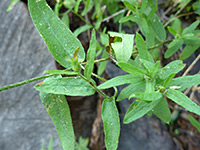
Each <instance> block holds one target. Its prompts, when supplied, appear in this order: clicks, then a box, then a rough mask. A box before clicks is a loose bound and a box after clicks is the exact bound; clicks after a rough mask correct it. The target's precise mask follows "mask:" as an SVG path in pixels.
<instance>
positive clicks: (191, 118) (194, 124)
mask: <svg viewBox="0 0 200 150" xmlns="http://www.w3.org/2000/svg"><path fill="white" fill-rule="evenodd" d="M188 118H189V120H190V122H191V123H192V125H193V126H194V127H195V128H197V130H198V131H199V132H200V123H199V122H198V121H197V120H196V119H195V118H193V117H192V116H191V115H189V116H188Z"/></svg>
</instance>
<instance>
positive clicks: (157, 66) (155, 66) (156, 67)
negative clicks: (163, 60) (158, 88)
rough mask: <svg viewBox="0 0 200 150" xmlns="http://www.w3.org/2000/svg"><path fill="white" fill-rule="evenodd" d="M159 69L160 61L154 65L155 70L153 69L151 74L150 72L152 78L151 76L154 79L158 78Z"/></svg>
mask: <svg viewBox="0 0 200 150" xmlns="http://www.w3.org/2000/svg"><path fill="white" fill-rule="evenodd" d="M159 69H160V61H157V62H156V63H155V64H154V66H153V68H152V69H151V70H150V72H149V74H150V76H151V77H152V78H154V77H155V76H156V74H157V73H158V71H159Z"/></svg>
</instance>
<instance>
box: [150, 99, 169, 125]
mask: <svg viewBox="0 0 200 150" xmlns="http://www.w3.org/2000/svg"><path fill="white" fill-rule="evenodd" d="M152 111H153V113H154V114H155V115H156V116H157V117H158V118H160V119H161V120H162V121H163V122H165V123H167V124H169V122H170V120H171V112H170V109H169V106H168V103H167V101H166V100H165V99H164V97H162V98H161V100H160V102H159V103H158V104H157V105H156V106H155V107H154V108H153V110H152Z"/></svg>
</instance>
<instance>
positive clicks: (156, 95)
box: [129, 91, 162, 101]
mask: <svg viewBox="0 0 200 150" xmlns="http://www.w3.org/2000/svg"><path fill="white" fill-rule="evenodd" d="M132 97H135V98H137V99H139V100H142V101H156V100H159V99H160V98H161V97H162V94H161V93H160V92H159V91H156V92H151V93H135V94H132V95H131V96H130V97H129V98H132Z"/></svg>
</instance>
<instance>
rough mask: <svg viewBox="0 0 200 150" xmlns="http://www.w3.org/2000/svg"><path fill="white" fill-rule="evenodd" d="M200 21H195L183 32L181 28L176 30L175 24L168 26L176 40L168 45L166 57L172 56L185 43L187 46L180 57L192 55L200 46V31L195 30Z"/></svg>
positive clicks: (184, 57)
mask: <svg viewBox="0 0 200 150" xmlns="http://www.w3.org/2000/svg"><path fill="white" fill-rule="evenodd" d="M199 23H200V21H199V20H197V21H195V22H194V23H192V24H191V25H190V26H189V27H187V28H185V29H184V30H183V31H182V32H181V30H178V31H176V27H174V26H172V27H168V30H169V32H170V33H171V34H172V35H173V36H174V37H175V40H173V41H172V42H171V43H170V44H169V45H168V49H167V51H166V52H165V58H169V57H170V56H172V55H173V54H174V53H175V52H177V51H178V50H179V49H180V47H181V46H182V45H183V44H185V45H186V46H185V48H184V49H183V51H182V52H181V55H180V59H182V60H184V59H187V58H188V57H190V56H191V55H192V54H193V53H194V52H195V51H196V50H197V49H198V48H199V47H200V44H199V43H200V38H199V37H198V35H199V32H198V31H196V30H195V29H196V28H197V27H198V25H199ZM179 32H180V33H179Z"/></svg>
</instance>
